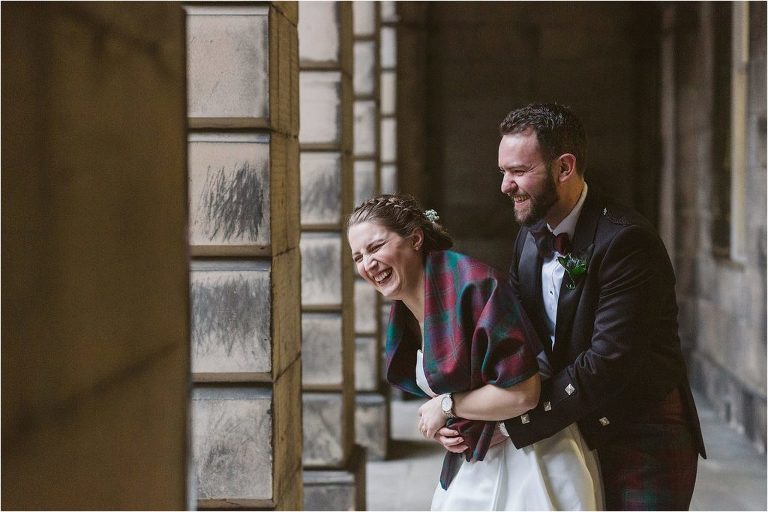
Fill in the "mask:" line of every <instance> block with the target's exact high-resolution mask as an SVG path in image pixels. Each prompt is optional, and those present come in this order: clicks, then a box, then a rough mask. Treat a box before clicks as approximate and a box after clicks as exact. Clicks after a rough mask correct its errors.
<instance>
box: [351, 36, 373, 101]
mask: <svg viewBox="0 0 768 512" xmlns="http://www.w3.org/2000/svg"><path fill="white" fill-rule="evenodd" d="M354 50H355V79H354V88H355V89H354V90H355V94H357V95H359V96H366V95H372V94H373V93H374V92H376V71H377V70H376V43H375V42H374V41H355V46H354Z"/></svg>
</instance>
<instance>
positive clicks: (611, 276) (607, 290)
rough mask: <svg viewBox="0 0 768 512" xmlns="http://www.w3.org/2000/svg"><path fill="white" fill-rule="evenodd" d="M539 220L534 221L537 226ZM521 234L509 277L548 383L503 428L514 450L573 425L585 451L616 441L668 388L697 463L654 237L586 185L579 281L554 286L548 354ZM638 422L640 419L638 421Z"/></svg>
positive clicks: (532, 251)
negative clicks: (678, 403)
mask: <svg viewBox="0 0 768 512" xmlns="http://www.w3.org/2000/svg"><path fill="white" fill-rule="evenodd" d="M542 222H543V221H542ZM537 227H538V225H537V226H533V227H531V228H530V229H529V228H525V227H523V228H522V229H521V230H520V232H519V234H518V236H517V239H516V241H515V247H514V259H513V262H512V266H511V269H510V276H511V281H512V284H513V286H515V288H516V289H517V291H518V294H519V297H520V300H521V302H522V304H523V307H524V309H525V311H526V313H528V316H529V317H530V319H531V322H532V323H533V325H534V327H535V329H536V331H537V333H538V335H539V339H538V340H535V343H536V344H537V345H536V346H535V347H533V348H534V350H537V351H538V350H541V349H542V348H543V349H544V350H545V351H546V352H547V355H548V357H549V361H550V364H551V366H552V370H553V376H552V378H550V379H547V380H545V381H543V382H542V390H541V398H540V400H539V405H538V406H537V407H536V408H535V409H533V410H532V411H529V412H528V413H527V414H524V415H522V416H520V417H517V418H512V419H510V420H507V421H506V422H505V426H506V428H507V431H508V432H509V435H510V438H511V439H512V441H513V443H514V444H515V446H517V447H518V448H520V447H522V446H527V445H529V444H531V443H534V442H536V441H539V440H541V439H544V438H547V437H549V436H551V435H553V434H555V433H557V432H558V431H560V430H562V429H563V428H565V427H566V426H568V425H570V424H572V423H574V422H578V425H579V429H580V430H581V432H582V435H583V436H584V438H585V440H586V441H587V443H588V444H589V446H590V447H591V448H599V447H600V446H601V445H604V444H605V443H608V442H610V441H611V440H612V439H615V438H617V437H618V436H620V435H621V433H622V429H623V428H624V427H626V426H628V425H630V424H632V423H633V422H637V421H638V418H642V417H644V413H645V412H647V411H652V410H653V407H654V405H657V406H658V404H659V403H660V401H661V400H662V399H664V398H665V397H666V396H667V395H669V394H670V392H672V391H673V390H674V389H675V388H677V389H678V390H679V392H680V396H681V399H682V402H683V407H684V409H685V412H686V416H687V420H688V422H689V424H690V428H691V433H692V435H693V438H694V440H695V442H696V443H697V447H698V450H699V453H700V454H701V455H702V456H706V454H705V450H704V443H703V440H702V437H701V428H700V426H699V417H698V413H697V412H696V406H695V404H694V402H693V396H692V395H691V389H690V385H689V383H688V374H687V370H686V366H685V361H684V359H683V355H682V352H681V349H680V339H679V337H678V332H677V331H678V326H677V301H676V298H675V276H674V272H673V270H672V264H671V263H670V261H669V256H668V255H667V251H666V249H665V247H664V244H663V242H662V241H661V239H660V238H659V236H658V234H657V233H656V230H655V229H654V228H653V226H651V224H650V223H649V222H648V221H647V220H646V219H645V218H643V217H642V216H641V215H640V214H639V213H637V212H635V211H634V210H631V209H629V208H627V207H624V206H621V205H618V204H616V203H613V202H611V201H609V200H608V199H607V198H605V197H603V196H601V195H600V194H599V192H598V191H597V190H596V189H595V187H590V189H589V191H588V193H587V197H586V200H585V202H584V205H583V207H582V210H581V215H580V216H579V220H578V223H577V225H576V231H575V233H574V237H573V240H572V251H571V254H572V255H574V256H576V257H580V258H582V259H584V260H586V261H587V272H586V274H584V275H582V276H580V277H577V278H576V279H575V284H576V286H575V288H574V289H568V287H567V282H568V281H569V277H568V275H567V274H566V275H565V276H564V278H563V285H562V287H561V288H560V298H559V302H558V308H557V322H556V328H555V329H556V332H555V343H554V349H553V348H552V344H551V342H550V339H549V336H548V334H547V328H546V322H545V318H546V317H545V313H544V302H543V300H542V296H541V264H542V261H541V258H540V257H539V255H538V252H537V249H536V244H535V242H534V240H533V236H532V235H531V234H530V231H531V230H532V229H536V228H537ZM645 416H647V415H645Z"/></svg>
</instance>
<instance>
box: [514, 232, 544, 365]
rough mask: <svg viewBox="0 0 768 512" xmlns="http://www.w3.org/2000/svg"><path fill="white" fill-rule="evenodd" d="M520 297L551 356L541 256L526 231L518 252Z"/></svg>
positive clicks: (531, 236)
mask: <svg viewBox="0 0 768 512" xmlns="http://www.w3.org/2000/svg"><path fill="white" fill-rule="evenodd" d="M518 278H519V283H518V285H519V287H520V297H521V298H522V300H523V305H524V306H525V311H526V313H528V316H529V318H530V320H531V322H532V323H533V325H534V327H535V328H536V332H537V333H538V335H539V341H540V342H541V345H542V346H543V348H544V351H545V352H546V353H547V356H548V357H551V356H552V343H550V341H549V336H547V335H546V332H547V329H546V321H545V320H544V317H543V315H544V299H542V297H541V258H540V257H539V250H538V248H537V247H536V242H535V241H534V239H533V235H532V234H531V233H530V231H529V232H528V233H526V235H525V245H524V246H523V251H522V253H521V254H520V264H519V267H518Z"/></svg>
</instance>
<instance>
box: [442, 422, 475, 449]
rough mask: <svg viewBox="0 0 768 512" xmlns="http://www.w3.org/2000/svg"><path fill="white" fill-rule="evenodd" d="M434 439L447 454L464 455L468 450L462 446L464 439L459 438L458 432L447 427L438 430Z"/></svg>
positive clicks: (465, 446)
mask: <svg viewBox="0 0 768 512" xmlns="http://www.w3.org/2000/svg"><path fill="white" fill-rule="evenodd" d="M435 439H437V442H439V443H440V444H442V445H443V448H445V449H446V450H448V451H449V452H453V453H464V452H465V451H466V450H467V448H469V446H467V445H466V444H464V438H463V437H460V436H459V432H458V431H457V430H452V429H450V428H448V427H443V428H441V429H440V430H438V431H437V435H436V436H435Z"/></svg>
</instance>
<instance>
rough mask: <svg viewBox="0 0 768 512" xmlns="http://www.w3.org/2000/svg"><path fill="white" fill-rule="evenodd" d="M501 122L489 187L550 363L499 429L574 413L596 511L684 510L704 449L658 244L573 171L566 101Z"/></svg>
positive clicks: (517, 434)
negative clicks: (596, 492)
mask: <svg viewBox="0 0 768 512" xmlns="http://www.w3.org/2000/svg"><path fill="white" fill-rule="evenodd" d="M500 129H501V135H502V139H501V143H500V144H499V169H500V171H501V173H502V174H503V179H502V184H501V191H502V193H503V194H505V195H507V196H508V197H509V198H510V199H511V200H512V201H513V203H514V211H515V218H516V220H517V221H518V222H519V223H520V224H521V225H522V228H521V230H520V232H519V234H518V236H517V240H516V241H515V246H514V252H513V260H512V265H511V269H510V273H511V280H512V282H513V284H514V285H515V287H516V289H517V290H518V294H519V296H520V300H521V302H522V304H523V307H524V309H525V311H526V312H527V313H528V316H529V317H530V319H531V322H532V323H533V325H534V327H535V329H536V331H537V333H538V335H539V339H538V340H535V343H536V344H537V345H538V346H537V348H536V349H535V350H541V351H542V352H541V355H540V357H539V359H540V364H541V366H542V367H543V371H542V373H543V374H544V375H545V376H546V375H549V378H547V379H546V380H543V382H542V390H541V397H540V400H539V404H538V406H537V407H536V408H535V409H533V410H531V411H529V412H528V413H527V414H524V415H522V416H520V417H517V418H512V419H509V420H507V421H505V422H504V423H503V425H504V426H505V427H506V433H507V434H508V435H509V437H510V438H511V440H512V442H513V443H514V444H515V446H516V447H518V448H521V447H524V446H528V445H530V444H532V443H534V442H536V441H539V440H541V439H544V438H547V437H549V436H551V435H553V434H554V433H556V432H558V431H560V430H562V429H563V428H565V427H566V426H568V425H570V424H572V423H574V422H576V423H577V424H578V426H579V429H580V431H581V433H582V435H583V436H584V438H585V440H586V441H587V443H588V444H589V446H590V447H591V448H593V449H596V450H597V455H598V459H599V461H600V466H601V472H602V477H603V484H604V487H605V498H606V507H607V508H608V509H609V510H687V509H688V507H689V505H690V501H691V495H692V493H693V487H694V483H695V481H696V468H697V462H698V456H699V454H701V455H702V456H703V457H706V454H705V450H704V443H703V440H702V437H701V429H700V427H699V419H698V414H697V412H696V407H695V405H694V402H693V397H692V395H691V389H690V385H689V383H688V377H687V370H686V366H685V362H684V360H683V356H682V353H681V350H680V339H679V337H678V334H677V303H676V299H675V276H674V273H673V270H672V265H671V263H670V261H669V257H668V255H667V252H666V249H665V248H664V245H663V243H662V241H661V239H660V238H659V236H658V235H657V233H656V231H655V230H654V228H653V226H651V224H650V223H649V222H648V221H647V220H646V219H645V218H643V217H642V216H641V215H640V214H638V213H637V212H635V211H634V210H631V209H629V208H627V207H625V206H622V205H619V204H617V203H615V202H613V201H612V200H611V199H610V198H608V197H604V196H601V195H600V194H599V192H598V190H597V189H596V188H595V187H590V186H588V185H587V183H586V182H585V181H584V171H585V167H586V137H585V134H584V128H583V126H582V124H581V121H580V120H579V119H578V118H577V117H576V116H575V115H574V114H573V113H572V112H571V111H570V110H568V109H567V108H565V107H563V106H560V105H554V104H546V105H536V104H534V105H528V106H526V107H523V108H521V109H518V110H514V111H512V112H510V113H509V114H508V115H507V117H506V118H505V119H504V121H503V122H502V123H501V127H500ZM544 355H545V356H546V357H543V356H544ZM445 433H447V432H445V431H443V432H441V434H445ZM439 439H440V440H441V441H442V442H443V444H444V445H445V446H446V448H448V449H449V450H451V451H455V450H456V449H457V447H456V446H455V443H454V442H452V441H450V438H448V437H445V436H444V435H441V436H439ZM451 445H453V446H451Z"/></svg>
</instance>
